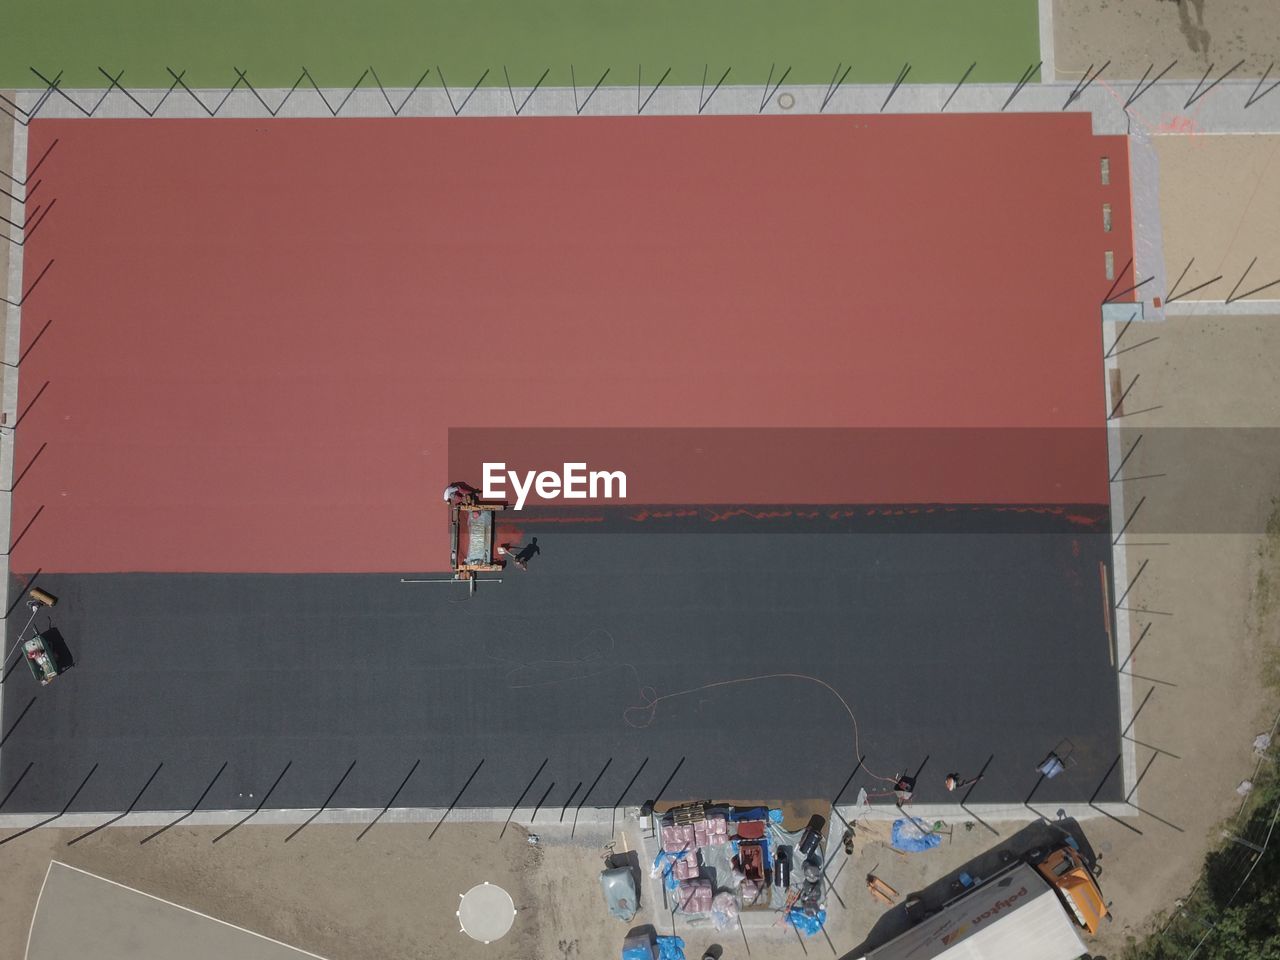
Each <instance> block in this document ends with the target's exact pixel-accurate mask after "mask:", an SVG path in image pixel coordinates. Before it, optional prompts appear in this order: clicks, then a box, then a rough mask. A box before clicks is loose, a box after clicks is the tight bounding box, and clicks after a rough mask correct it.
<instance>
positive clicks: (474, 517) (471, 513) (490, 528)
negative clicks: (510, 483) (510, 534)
mask: <svg viewBox="0 0 1280 960" xmlns="http://www.w3.org/2000/svg"><path fill="white" fill-rule="evenodd" d="M444 500H445V503H446V504H448V506H449V568H450V570H452V571H453V576H452V577H450V578H449V579H447V580H437V579H412V580H411V579H406V578H403V577H402V578H401V579H400V582H401V583H458V582H462V583H466V584H467V594H468V596H470V595H471V594H474V593H475V592H476V583H478V582H479V574H482V573H501V572H502V571H503V570H504V569H505V568H506V561H505V560H504V559H503V554H504V550H503V548H502V547H499V546H497V545H496V544H495V543H494V531H495V530H496V528H497V519H496V516H497V514H498V512H499V511H502V510H505V509H507V504H506V503H505V501H500V500H481V499H480V497H479V491H478V490H476V489H475V488H474V487H471V486H468V485H467V484H464V483H451V484H449V486H448V487H446V488H445V491H444ZM485 582H486V583H501V582H502V580H501V578H497V577H495V578H490V579H488V580H486V581H485Z"/></svg>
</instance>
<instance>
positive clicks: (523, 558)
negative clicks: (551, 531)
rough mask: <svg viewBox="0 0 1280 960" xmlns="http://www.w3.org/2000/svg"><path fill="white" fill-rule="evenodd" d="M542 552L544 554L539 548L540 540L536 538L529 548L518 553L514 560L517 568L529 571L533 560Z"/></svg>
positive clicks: (531, 541)
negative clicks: (530, 562)
mask: <svg viewBox="0 0 1280 960" xmlns="http://www.w3.org/2000/svg"><path fill="white" fill-rule="evenodd" d="M541 552H542V548H541V547H540V546H538V538H537V537H534V538H533V539H532V540H530V541H529V544H528V546H526V547H524V548H523V549H521V551H520V552H519V553H517V554H516V555H515V557H514V558H513V559H514V560H515V562H516V566H517V567H519V568H520V569H521V570H528V569H529V561H530V560H532V559H533V558H534V557H536V556H537V555H538V554H540V553H541Z"/></svg>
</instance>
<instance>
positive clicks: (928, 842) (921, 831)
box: [892, 817, 942, 853]
mask: <svg viewBox="0 0 1280 960" xmlns="http://www.w3.org/2000/svg"><path fill="white" fill-rule="evenodd" d="M940 843H942V838H941V837H940V836H938V835H937V834H936V833H933V832H932V831H930V830H929V829H928V828H927V827H926V826H925V825H924V824H923V823H922V822H921V821H919V820H917V819H916V818H915V817H911V818H910V819H906V820H895V821H893V837H892V844H893V847H894V849H895V850H902V851H903V852H905V853H921V852H923V851H925V850H931V849H933V848H934V847H936V846H937V845H938V844H940Z"/></svg>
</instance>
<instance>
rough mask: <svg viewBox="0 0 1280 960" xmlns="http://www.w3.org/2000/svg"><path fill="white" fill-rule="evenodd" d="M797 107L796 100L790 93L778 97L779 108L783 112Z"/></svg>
mask: <svg viewBox="0 0 1280 960" xmlns="http://www.w3.org/2000/svg"><path fill="white" fill-rule="evenodd" d="M795 105H796V98H795V97H793V96H792V95H791V94H789V93H784V94H781V95H779V97H778V106H780V107H781V108H782V109H783V110H790V109H791V108H792V107H794V106H795Z"/></svg>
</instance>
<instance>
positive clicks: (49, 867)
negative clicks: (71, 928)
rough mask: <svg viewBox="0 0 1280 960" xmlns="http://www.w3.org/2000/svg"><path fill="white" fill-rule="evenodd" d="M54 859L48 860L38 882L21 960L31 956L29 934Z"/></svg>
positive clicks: (31, 930) (31, 931)
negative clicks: (41, 878)
mask: <svg viewBox="0 0 1280 960" xmlns="http://www.w3.org/2000/svg"><path fill="white" fill-rule="evenodd" d="M54 862H55V861H53V860H50V861H49V866H47V867H45V869H44V879H43V880H42V881H41V882H40V892H39V893H37V894H36V906H35V909H34V910H32V911H31V925H30V926H28V927H27V949H25V950H23V951H22V956H23V960H29V958H30V956H31V934H32V933H34V932H35V929H36V916H37V915H38V914H39V913H40V898H41V897H43V896H44V888H45V887H46V886H47V885H48V883H49V874H50V873H52V872H53V864H54Z"/></svg>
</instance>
